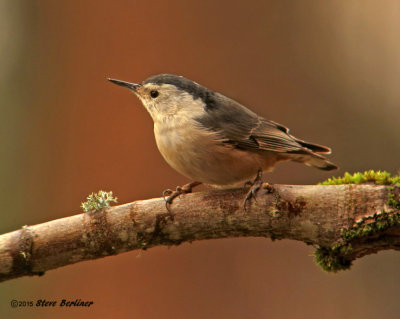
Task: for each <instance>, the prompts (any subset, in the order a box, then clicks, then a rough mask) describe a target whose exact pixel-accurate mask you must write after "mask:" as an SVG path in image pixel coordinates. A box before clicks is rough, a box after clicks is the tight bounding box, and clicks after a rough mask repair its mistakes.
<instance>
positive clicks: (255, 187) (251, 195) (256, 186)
mask: <svg viewBox="0 0 400 319" xmlns="http://www.w3.org/2000/svg"><path fill="white" fill-rule="evenodd" d="M247 185H250V189H249V191H248V192H247V194H246V197H245V199H244V201H243V209H244V210H246V205H247V203H249V202H250V200H251V199H254V201H255V202H257V193H258V191H259V190H260V188H261V186H262V185H263V182H262V170H261V169H260V170H259V171H258V172H257V176H256V178H255V179H254V181H253V182H250V181H248V182H246V183H245V186H247ZM263 188H266V189H267V191H268V192H269V193H271V192H272V191H273V187H272V186H271V185H270V184H268V183H265V184H264V186H263Z"/></svg>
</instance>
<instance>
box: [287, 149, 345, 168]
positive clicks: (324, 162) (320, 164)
mask: <svg viewBox="0 0 400 319" xmlns="http://www.w3.org/2000/svg"><path fill="white" fill-rule="evenodd" d="M290 159H291V160H293V161H295V162H300V163H303V164H305V165H307V166H313V167H316V168H319V169H323V170H325V171H331V170H334V169H338V167H337V166H336V165H335V164H333V163H332V162H330V161H329V160H328V159H327V158H326V157H323V156H322V155H319V154H316V153H313V152H311V151H308V150H307V151H306V152H304V153H303V154H290Z"/></svg>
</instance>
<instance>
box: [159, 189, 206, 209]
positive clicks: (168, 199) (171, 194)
mask: <svg viewBox="0 0 400 319" xmlns="http://www.w3.org/2000/svg"><path fill="white" fill-rule="evenodd" d="M200 184H201V183H200V182H192V183H188V184H186V185H183V186H178V187H177V188H176V190H175V191H173V190H171V189H167V190H165V191H164V192H163V196H164V200H165V207H166V208H167V211H168V213H169V214H170V215H171V217H172V212H171V209H170V206H171V204H172V202H173V201H174V199H175V198H177V197H179V196H180V195H182V194H189V193H191V192H192V189H193V187H195V186H198V185H200ZM167 196H168V197H167Z"/></svg>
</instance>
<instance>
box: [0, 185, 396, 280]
mask: <svg viewBox="0 0 400 319" xmlns="http://www.w3.org/2000/svg"><path fill="white" fill-rule="evenodd" d="M399 193H400V192H399V188H397V187H390V186H381V185H379V186H378V185H373V184H372V185H371V184H363V185H335V186H320V185H310V186H301V185H299V186H295V185H274V191H273V192H272V193H268V192H267V191H266V190H264V189H261V190H260V192H259V193H258V196H257V200H256V201H254V200H252V202H251V204H250V205H249V206H248V208H247V209H246V210H243V208H242V202H243V198H244V196H245V192H244V190H243V189H233V190H223V191H210V192H199V193H194V194H187V195H184V196H181V197H180V198H177V199H176V200H175V201H174V203H173V205H172V211H173V217H171V216H170V215H169V214H168V213H166V209H165V203H164V200H163V199H162V198H156V199H150V200H142V201H136V202H133V203H129V204H125V205H120V206H114V207H111V208H109V209H107V210H103V211H98V212H93V213H84V214H78V215H74V216H70V217H66V218H61V219H57V220H53V221H50V222H47V223H43V224H38V225H33V226H25V227H23V228H22V229H19V230H16V231H13V232H10V233H7V234H4V235H1V236H0V281H4V280H8V279H12V278H17V277H21V276H26V275H41V274H43V273H44V272H45V271H47V270H50V269H55V268H58V267H62V266H66V265H70V264H74V263H77V262H81V261H84V260H90V259H96V258H101V257H105V256H109V255H116V254H119V253H122V252H126V251H129V250H135V249H148V248H151V247H154V246H159V245H179V244H181V243H183V242H192V241H195V240H202V239H212V238H214V239H215V238H226V237H241V236H256V237H270V238H272V239H283V238H287V239H293V240H299V241H303V242H305V243H307V244H310V245H315V246H317V247H318V249H319V250H320V251H319V252H318V253H319V255H317V259H318V258H319V259H320V260H319V261H318V262H319V263H320V264H321V265H322V266H323V268H325V269H326V270H333V271H336V270H339V269H343V268H346V267H347V266H349V265H350V264H351V261H353V260H354V259H356V258H359V257H362V256H364V255H368V254H371V253H375V252H377V251H379V250H384V249H395V250H400V217H399V216H400V211H399V205H398V202H396V199H397V200H398V198H399ZM389 199H391V200H392V201H388V200H389ZM396 203H397V206H396ZM337 262H338V263H339V267H337V265H335V263H337ZM341 266H342V267H341Z"/></svg>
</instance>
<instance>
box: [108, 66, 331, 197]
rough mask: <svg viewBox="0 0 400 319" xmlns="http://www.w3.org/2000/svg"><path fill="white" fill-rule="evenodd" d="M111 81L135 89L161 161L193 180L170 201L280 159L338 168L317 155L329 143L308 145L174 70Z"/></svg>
mask: <svg viewBox="0 0 400 319" xmlns="http://www.w3.org/2000/svg"><path fill="white" fill-rule="evenodd" d="M108 80H109V81H111V82H113V83H115V84H117V85H120V86H123V87H126V88H128V89H130V90H131V91H133V92H134V93H135V95H136V96H137V97H138V98H139V99H140V100H141V101H142V103H143V105H144V107H145V108H146V109H147V111H148V112H149V113H150V115H151V117H152V118H153V121H154V135H155V139H156V143H157V146H158V149H159V150H160V152H161V154H162V156H163V157H164V159H165V160H166V161H167V162H168V164H169V165H171V166H172V167H173V168H174V169H175V170H177V171H178V172H179V173H181V174H182V175H184V176H186V177H188V178H190V179H191V180H193V181H194V182H193V183H190V184H187V185H185V186H184V187H182V188H177V191H176V192H170V193H169V195H170V196H169V198H168V201H169V203H171V202H172V200H173V199H174V198H175V197H176V196H178V195H179V194H181V193H187V192H191V189H192V187H193V186H196V185H198V184H201V183H204V184H210V185H218V186H228V185H234V184H237V183H240V182H244V181H248V180H249V179H250V178H252V177H254V176H257V178H256V180H255V183H256V184H258V186H257V187H256V189H255V190H254V189H253V190H252V192H249V193H248V195H247V196H246V200H247V199H249V198H251V197H252V196H254V195H255V192H254V191H257V190H258V188H259V186H260V185H261V184H260V183H261V172H263V171H271V170H272V169H273V167H274V165H275V164H276V163H277V162H279V161H288V160H292V161H295V162H300V163H304V164H306V165H308V166H313V167H316V168H319V169H323V170H332V169H336V168H337V166H335V165H334V164H333V163H331V162H329V161H328V160H327V159H326V158H325V157H323V156H321V155H320V154H319V153H325V154H329V153H330V149H329V148H328V147H325V146H322V145H318V144H313V143H308V142H305V141H303V140H300V139H298V138H296V137H294V136H293V135H290V134H289V130H288V129H287V128H286V127H285V126H283V125H280V124H278V123H275V122H272V121H269V120H267V119H265V118H263V117H261V116H258V115H257V114H255V113H254V112H252V111H250V110H249V109H248V108H246V107H245V106H243V105H242V104H240V103H238V102H236V101H234V100H232V99H230V98H228V97H226V96H224V95H222V94H220V93H217V92H214V91H212V90H210V89H207V88H205V87H204V86H202V85H200V84H198V83H196V82H193V81H191V80H189V79H186V78H184V77H182V76H177V75H172V74H160V75H155V76H152V77H150V78H148V79H147V80H145V81H144V82H142V83H140V84H134V83H129V82H124V81H120V80H115V79H108Z"/></svg>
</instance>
